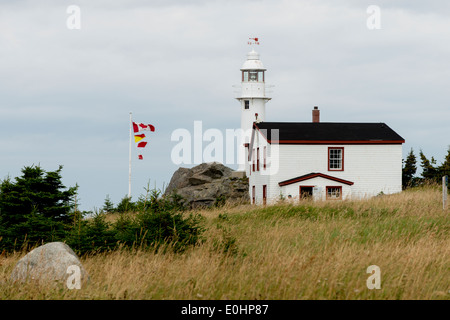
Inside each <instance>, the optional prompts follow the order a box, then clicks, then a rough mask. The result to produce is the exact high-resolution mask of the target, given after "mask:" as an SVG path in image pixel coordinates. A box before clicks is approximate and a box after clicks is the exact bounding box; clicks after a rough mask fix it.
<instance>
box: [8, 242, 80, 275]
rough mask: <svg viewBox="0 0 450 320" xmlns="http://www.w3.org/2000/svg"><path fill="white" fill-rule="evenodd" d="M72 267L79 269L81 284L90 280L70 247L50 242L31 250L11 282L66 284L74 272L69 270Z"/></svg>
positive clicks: (14, 271) (20, 263)
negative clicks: (60, 282)
mask: <svg viewBox="0 0 450 320" xmlns="http://www.w3.org/2000/svg"><path fill="white" fill-rule="evenodd" d="M70 266H78V267H79V270H80V275H81V282H85V281H86V280H87V279H88V275H87V272H86V270H85V269H84V267H83V265H82V264H81V262H80V260H79V259H78V257H77V255H76V254H75V252H73V250H72V249H71V248H70V247H69V246H68V245H66V244H65V243H63V242H50V243H47V244H45V245H42V246H40V247H37V248H35V249H33V250H31V251H30V252H29V253H27V254H26V255H25V256H24V257H23V258H22V259H20V260H19V261H18V262H17V264H16V266H15V267H14V269H13V271H12V273H11V276H10V280H11V281H13V282H25V281H29V280H34V281H36V282H39V283H42V282H55V281H56V282H58V281H64V283H65V282H66V281H67V278H68V277H69V276H71V274H73V272H74V271H73V270H72V268H73V267H71V269H69V270H68V268H69V267H70ZM68 271H69V272H68Z"/></svg>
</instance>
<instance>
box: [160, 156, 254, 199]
mask: <svg viewBox="0 0 450 320" xmlns="http://www.w3.org/2000/svg"><path fill="white" fill-rule="evenodd" d="M233 172H234V171H233V169H231V168H229V167H226V166H224V165H223V164H221V163H218V162H210V163H202V164H200V165H198V166H195V167H193V168H190V169H188V168H179V169H178V170H177V171H175V172H174V174H173V176H172V179H171V180H170V183H169V185H168V186H167V188H166V190H165V192H164V195H165V196H168V195H171V194H173V193H175V194H178V195H180V196H181V197H182V198H183V201H184V203H185V204H186V205H187V206H190V207H191V208H197V207H211V206H213V205H216V204H219V203H222V202H223V201H228V202H248V201H249V195H248V179H247V178H239V177H235V176H234V175H233Z"/></svg>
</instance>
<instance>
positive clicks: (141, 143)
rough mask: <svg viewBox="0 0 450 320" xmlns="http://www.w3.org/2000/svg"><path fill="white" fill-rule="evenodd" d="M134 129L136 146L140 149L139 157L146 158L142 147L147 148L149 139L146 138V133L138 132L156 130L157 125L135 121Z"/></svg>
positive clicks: (140, 158)
mask: <svg viewBox="0 0 450 320" xmlns="http://www.w3.org/2000/svg"><path fill="white" fill-rule="evenodd" d="M133 131H134V142H135V143H136V147H137V148H138V150H139V154H138V159H139V160H144V156H143V155H142V149H143V148H145V146H146V145H147V141H145V140H144V139H145V138H146V136H145V134H143V133H142V134H137V133H138V132H140V131H151V132H155V127H154V126H152V125H151V124H143V123H136V122H133Z"/></svg>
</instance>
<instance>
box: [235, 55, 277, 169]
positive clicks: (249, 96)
mask: <svg viewBox="0 0 450 320" xmlns="http://www.w3.org/2000/svg"><path fill="white" fill-rule="evenodd" d="M265 72H266V69H265V68H264V66H263V64H262V62H261V60H260V59H259V54H258V53H257V52H256V51H255V50H254V49H252V51H250V52H249V53H248V54H247V60H246V61H245V62H244V64H243V65H242V67H241V91H240V95H239V97H237V98H236V99H237V100H238V101H239V102H240V104H241V129H242V132H243V134H244V137H243V141H242V143H243V144H244V145H245V144H247V143H248V142H249V137H250V135H251V130H252V127H253V123H254V122H261V121H264V120H265V116H266V102H267V101H269V100H270V99H271V98H269V97H267V96H266V85H265V81H266V79H265V77H266V75H265ZM240 147H241V148H240V149H241V150H242V146H240ZM247 154H248V149H247V148H245V157H247ZM241 159H242V158H241ZM244 170H245V164H243V163H240V164H239V169H238V171H244Z"/></svg>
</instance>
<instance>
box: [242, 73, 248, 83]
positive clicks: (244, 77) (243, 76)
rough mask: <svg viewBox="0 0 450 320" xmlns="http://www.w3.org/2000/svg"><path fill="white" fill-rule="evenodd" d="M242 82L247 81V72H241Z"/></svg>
mask: <svg viewBox="0 0 450 320" xmlns="http://www.w3.org/2000/svg"><path fill="white" fill-rule="evenodd" d="M242 81H246V82H247V81H248V71H242Z"/></svg>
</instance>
